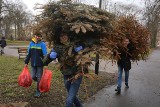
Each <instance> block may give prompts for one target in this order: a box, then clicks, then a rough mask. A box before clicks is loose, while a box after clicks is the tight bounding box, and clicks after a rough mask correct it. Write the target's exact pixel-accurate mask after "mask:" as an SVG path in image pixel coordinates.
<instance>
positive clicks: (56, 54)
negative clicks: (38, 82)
mask: <svg viewBox="0 0 160 107" xmlns="http://www.w3.org/2000/svg"><path fill="white" fill-rule="evenodd" d="M57 37H58V38H59V40H58V45H56V46H55V47H54V49H52V50H51V52H50V53H49V54H48V55H47V57H46V59H45V60H44V65H45V66H47V65H48V64H49V63H50V62H51V61H52V60H55V59H56V58H57V59H58V62H59V63H60V71H61V73H62V74H63V78H64V85H65V88H66V90H67V92H68V95H67V98H66V104H65V107H73V105H75V106H76V107H82V104H81V103H80V101H79V99H78V98H77V93H78V90H79V87H80V84H81V82H82V76H80V77H79V78H78V79H74V80H72V78H73V77H74V76H75V75H76V74H78V73H80V72H82V68H81V66H77V65H76V62H75V60H74V56H72V55H76V54H77V53H78V52H79V51H81V50H83V49H84V46H83V45H77V46H74V45H73V44H71V42H70V38H69V36H68V35H67V34H66V33H60V34H58V35H57ZM73 46H74V47H75V48H73V50H72V55H70V56H69V55H68V54H69V50H70V47H73Z"/></svg>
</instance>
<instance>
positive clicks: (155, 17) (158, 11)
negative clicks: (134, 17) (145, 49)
mask: <svg viewBox="0 0 160 107" xmlns="http://www.w3.org/2000/svg"><path fill="white" fill-rule="evenodd" d="M145 5H146V9H145V14H144V17H145V19H146V22H147V26H148V29H149V31H150V32H151V46H152V47H156V39H157V33H158V27H160V25H159V23H160V0H146V2H145Z"/></svg>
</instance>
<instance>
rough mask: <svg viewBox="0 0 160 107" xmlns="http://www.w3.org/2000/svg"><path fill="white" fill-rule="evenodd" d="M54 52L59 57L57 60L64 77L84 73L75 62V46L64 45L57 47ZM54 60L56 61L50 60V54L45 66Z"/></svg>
mask: <svg viewBox="0 0 160 107" xmlns="http://www.w3.org/2000/svg"><path fill="white" fill-rule="evenodd" d="M71 47H72V48H71ZM70 49H71V51H70ZM54 51H55V52H56V53H57V55H58V56H57V59H58V62H59V63H60V71H61V73H62V74H63V75H71V76H72V75H76V74H77V73H78V72H81V71H82V68H81V67H80V66H77V62H76V61H75V55H76V54H77V53H76V52H75V51H74V48H73V45H71V44H70V45H67V46H66V45H63V44H60V45H56V46H55V47H54ZM69 51H70V52H71V55H68V53H69ZM52 60H54V59H51V58H50V53H49V54H48V55H47V57H46V58H45V59H44V61H43V62H44V65H45V66H47V65H48V64H49V63H50V62H51V61H52ZM86 71H87V69H86ZM84 72H85V71H84Z"/></svg>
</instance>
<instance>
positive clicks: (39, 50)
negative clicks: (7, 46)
mask: <svg viewBox="0 0 160 107" xmlns="http://www.w3.org/2000/svg"><path fill="white" fill-rule="evenodd" d="M46 55H47V48H46V44H45V43H44V42H43V41H39V42H38V43H35V42H34V41H31V42H30V44H29V47H28V55H27V57H26V59H25V64H28V63H29V61H30V60H31V66H39V67H40V66H43V62H42V59H43V58H44V56H46Z"/></svg>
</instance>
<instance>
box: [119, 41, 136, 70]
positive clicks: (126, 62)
mask: <svg viewBox="0 0 160 107" xmlns="http://www.w3.org/2000/svg"><path fill="white" fill-rule="evenodd" d="M118 52H119V53H120V58H119V59H118V61H117V64H118V65H121V66H122V67H123V68H124V70H125V71H129V70H130V69H131V56H132V52H133V47H132V46H131V44H128V46H127V49H126V48H119V49H118Z"/></svg>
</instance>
